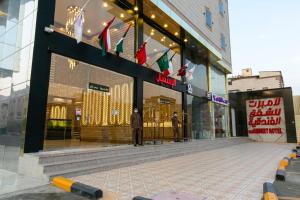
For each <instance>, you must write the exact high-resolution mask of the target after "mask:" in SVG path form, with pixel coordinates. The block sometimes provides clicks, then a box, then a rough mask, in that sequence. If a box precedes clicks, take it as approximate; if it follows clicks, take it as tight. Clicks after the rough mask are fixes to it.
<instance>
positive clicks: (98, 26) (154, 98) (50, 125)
mask: <svg viewBox="0 0 300 200" xmlns="http://www.w3.org/2000/svg"><path fill="white" fill-rule="evenodd" d="M85 3H87V4H86V6H85V7H84V8H83V6H84V4H85ZM188 4H191V5H188ZM82 8H83V11H84V30H83V41H82V42H81V43H79V44H77V43H76V40H75V39H74V28H73V24H74V20H75V19H76V16H77V15H78V14H79V13H80V12H81V9H82ZM199 11H201V12H199ZM113 17H115V20H114V22H113V24H112V26H111V28H110V34H111V41H112V42H111V44H112V48H111V51H110V52H109V53H108V54H107V55H106V56H102V55H101V49H100V47H99V40H98V35H99V33H101V31H102V30H103V28H104V27H105V25H106V23H107V22H108V21H109V20H111V19H112V18H113ZM128 24H131V28H130V29H129V31H128V33H127V36H126V38H125V39H124V41H123V43H124V44H123V46H124V52H123V53H121V54H120V55H116V53H115V52H114V49H115V47H116V44H117V42H118V41H119V40H120V38H121V37H122V35H123V33H124V32H125V30H126V29H127V27H128ZM146 40H147V45H146V51H147V62H146V64H144V65H143V66H141V65H139V64H137V61H136V59H135V52H136V51H137V50H138V49H139V47H140V46H141V45H142V44H143V42H144V41H146ZM0 46H1V48H0V83H1V84H0V104H1V105H0V109H1V122H0V138H1V139H0V147H1V154H0V156H2V155H3V156H2V157H0V160H1V165H0V168H2V169H8V170H12V171H16V169H17V163H18V157H19V155H20V152H21V155H22V153H29V152H37V151H41V150H51V149H57V148H66V147H74V146H81V145H84V146H86V145H90V146H106V145H111V144H124V143H125V144H126V143H130V142H131V138H132V137H131V129H130V115H131V113H132V110H133V108H138V109H139V111H140V113H141V115H142V118H143V135H144V137H143V140H144V141H153V140H171V139H172V137H173V135H172V128H171V116H172V114H173V112H174V111H176V112H178V113H179V117H180V121H181V122H182V123H181V125H180V126H181V127H180V129H181V131H180V132H181V137H182V138H184V139H202V138H217V137H228V136H229V109H228V100H227V98H228V97H227V95H228V94H227V74H228V73H231V55H230V35H229V18H228V2H227V0H215V1H208V0H207V1H188V3H187V4H186V3H184V4H183V3H182V1H179V0H176V1H171V0H144V1H142V0H136V1H133V0H115V1H105V0H100V1H74V0H60V1H55V0H43V1H38V0H16V1H9V0H5V1H2V2H1V3H0ZM168 49H170V50H169V51H168V56H169V58H170V57H172V60H171V62H172V63H173V66H174V73H173V74H170V75H169V77H165V76H163V75H162V74H161V73H160V71H159V67H158V65H157V63H156V60H157V59H158V58H159V57H160V56H162V55H163V53H164V52H165V51H166V50H168ZM185 64H188V70H190V69H193V71H194V72H193V77H194V78H193V79H192V80H191V81H188V82H187V81H186V80H185V78H182V77H180V76H177V73H176V72H177V71H178V70H179V68H180V67H181V66H183V65H185ZM7 155H9V157H7ZM8 160H9V163H12V164H7V163H8V162H7V161H8ZM12 160H13V161H14V162H12Z"/></svg>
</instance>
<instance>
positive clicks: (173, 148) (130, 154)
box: [20, 138, 250, 180]
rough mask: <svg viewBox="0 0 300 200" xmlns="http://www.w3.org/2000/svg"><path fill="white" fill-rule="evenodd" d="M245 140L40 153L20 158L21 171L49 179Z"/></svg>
mask: <svg viewBox="0 0 300 200" xmlns="http://www.w3.org/2000/svg"><path fill="white" fill-rule="evenodd" d="M246 142H250V140H249V139H247V138H231V139H215V140H199V141H192V142H185V143H167V144H162V145H145V146H143V147H133V146H131V145H130V146H129V145H124V146H118V147H106V148H98V149H97V148H94V149H70V150H61V151H51V152H39V153H34V154H25V155H24V156H23V158H22V159H20V166H22V165H23V167H22V169H20V170H21V171H22V172H23V173H24V174H27V175H31V176H33V177H36V178H43V179H48V180H49V179H50V178H51V177H54V176H58V175H64V176H67V177H72V176H77V175H82V174H87V173H92V172H97V171H105V170H110V169H115V168H120V167H127V166H132V165H135V164H140V163H145V162H151V161H157V160H162V159H166V158H172V157H176V156H182V155H187V154H192V153H197V152H202V151H208V150H213V149H217V148H223V147H226V146H232V145H238V144H241V143H246Z"/></svg>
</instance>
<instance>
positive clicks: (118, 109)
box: [45, 54, 133, 149]
mask: <svg viewBox="0 0 300 200" xmlns="http://www.w3.org/2000/svg"><path fill="white" fill-rule="evenodd" d="M51 62H52V63H51V71H50V84H49V94H48V104H47V121H46V134H45V148H46V149H51V148H62V147H68V146H82V145H89V146H91V145H97V146H99V145H111V144H121V143H130V142H131V131H130V115H131V113H132V105H133V102H132V101H133V79H132V78H131V77H128V76H125V75H121V74H118V73H115V72H112V71H109V70H105V69H102V68H99V67H95V66H91V65H88V64H86V63H82V62H78V61H76V62H77V67H76V68H74V69H70V67H69V66H68V58H66V57H62V56H59V55H55V54H52V61H51Z"/></svg>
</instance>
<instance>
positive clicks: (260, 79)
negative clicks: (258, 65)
mask: <svg viewBox="0 0 300 200" xmlns="http://www.w3.org/2000/svg"><path fill="white" fill-rule="evenodd" d="M283 87H284V81H283V77H282V73H281V71H260V72H259V74H258V75H253V74H252V69H251V68H247V69H243V70H242V75H238V76H232V77H230V78H228V90H229V92H245V91H255V90H267V89H275V88H283Z"/></svg>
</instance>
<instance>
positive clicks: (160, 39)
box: [144, 23, 181, 80]
mask: <svg viewBox="0 0 300 200" xmlns="http://www.w3.org/2000/svg"><path fill="white" fill-rule="evenodd" d="M149 37H150V40H149V41H148V42H147V45H146V51H147V56H148V57H147V63H146V64H145V66H146V67H148V68H150V69H153V70H155V71H157V72H160V69H159V67H158V65H157V63H156V61H157V60H158V59H159V58H160V57H161V56H162V55H163V54H164V53H165V52H166V51H168V50H169V49H170V51H169V52H168V58H169V59H170V61H171V62H172V66H173V73H172V74H170V75H169V76H170V77H173V78H176V79H178V80H180V79H181V77H179V76H177V72H178V70H179V69H180V67H181V60H180V56H181V55H180V46H179V44H177V43H175V42H174V41H173V40H171V39H170V38H168V37H167V36H165V35H163V34H162V33H160V32H159V31H158V30H156V29H154V28H153V27H151V26H149V25H148V24H146V23H144V40H147V39H148V38H149ZM171 58H172V59H171Z"/></svg>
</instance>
